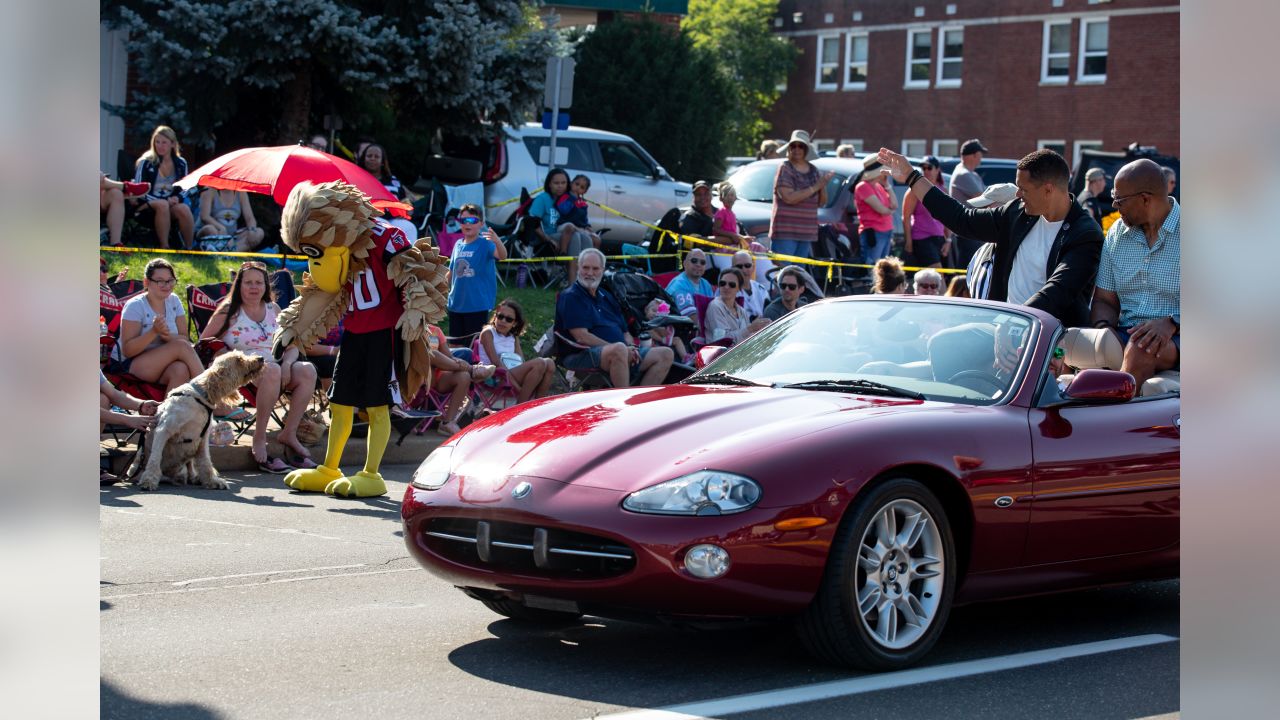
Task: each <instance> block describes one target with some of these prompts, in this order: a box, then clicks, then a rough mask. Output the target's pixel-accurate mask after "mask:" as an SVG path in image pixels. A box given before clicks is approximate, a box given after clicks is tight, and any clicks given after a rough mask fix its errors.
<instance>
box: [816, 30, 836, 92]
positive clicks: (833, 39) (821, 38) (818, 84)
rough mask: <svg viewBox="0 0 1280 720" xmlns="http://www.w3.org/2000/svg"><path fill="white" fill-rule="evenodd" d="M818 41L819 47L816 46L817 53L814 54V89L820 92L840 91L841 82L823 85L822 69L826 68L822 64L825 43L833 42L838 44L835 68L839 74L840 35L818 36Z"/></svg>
mask: <svg viewBox="0 0 1280 720" xmlns="http://www.w3.org/2000/svg"><path fill="white" fill-rule="evenodd" d="M816 41H817V45H816V47H817V52H816V53H814V55H815V57H814V72H813V89H814V90H817V91H819V92H825V91H830V90H838V89H839V88H840V83H839V82H833V83H830V84H823V82H822V69H823V67H825V65H824V63H823V62H822V50H823V46H824V44H825V43H828V42H833V43H835V44H836V61H835V63H834V67H835V69H836V71H837V72H839V69H840V36H839V35H819V36H817V38H816ZM837 77H839V75H837Z"/></svg>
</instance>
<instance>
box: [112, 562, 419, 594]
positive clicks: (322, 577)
mask: <svg viewBox="0 0 1280 720" xmlns="http://www.w3.org/2000/svg"><path fill="white" fill-rule="evenodd" d="M421 569H422V568H418V567H411V568H396V569H394V570H371V571H369V572H356V573H333V574H331V575H308V576H306V577H296V578H280V579H279V580H266V581H264V582H255V583H239V584H236V585H215V586H213V587H188V588H182V589H181V590H156V591H154V592H137V593H121V594H119V595H100V596H99V597H100V598H101V599H103V600H118V599H120V598H131V597H146V596H149V595H178V594H182V593H197V592H209V591H211V590H228V589H231V588H246V587H261V586H264V585H275V584H278V583H291V582H302V581H303V580H330V579H333V578H349V577H355V576H357V575H385V574H387V573H402V572H414V571H415V570H421Z"/></svg>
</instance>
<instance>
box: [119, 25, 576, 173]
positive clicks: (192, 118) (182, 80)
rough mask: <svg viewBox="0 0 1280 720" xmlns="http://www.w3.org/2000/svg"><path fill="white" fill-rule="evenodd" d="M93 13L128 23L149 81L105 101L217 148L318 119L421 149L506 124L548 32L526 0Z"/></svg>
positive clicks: (533, 88) (527, 96) (536, 84)
mask: <svg viewBox="0 0 1280 720" xmlns="http://www.w3.org/2000/svg"><path fill="white" fill-rule="evenodd" d="M101 7H102V16H103V19H104V21H105V22H107V23H108V25H109V26H111V27H120V28H124V29H127V30H128V33H129V35H128V41H127V49H128V51H129V62H130V64H131V66H132V68H133V69H134V70H135V71H136V74H137V78H138V80H139V82H140V85H141V86H142V87H145V88H146V90H145V92H135V93H134V94H133V96H132V97H130V98H129V104H128V106H127V107H124V108H112V109H113V110H115V111H117V112H119V113H120V114H122V115H124V116H125V117H126V118H128V119H129V120H130V121H131V122H132V125H133V127H134V129H135V131H137V132H138V133H149V132H150V130H151V128H152V127H153V126H154V125H156V124H167V125H172V126H174V128H175V129H177V130H178V131H179V133H180V134H181V136H182V139H183V141H184V143H189V144H194V145H198V146H204V147H209V148H216V149H217V150H219V151H221V150H227V149H231V148H234V147H241V146H245V145H263V144H289V143H294V142H297V141H298V140H299V139H301V138H303V137H305V136H306V135H307V133H309V132H310V131H312V130H313V129H316V127H317V126H318V124H319V123H318V120H319V119H320V118H321V117H322V116H323V115H325V114H327V113H336V114H338V115H340V116H342V117H343V119H344V124H345V125H346V127H347V128H358V129H359V130H358V132H359V133H360V134H372V133H376V132H380V131H391V130H394V131H396V134H397V135H399V136H400V137H402V138H413V139H414V142H415V143H416V144H417V145H420V146H423V147H425V145H426V143H428V142H429V141H430V138H431V136H432V135H433V134H434V133H435V132H436V131H443V132H446V133H449V134H462V135H474V134H477V133H479V132H480V131H481V130H480V128H481V122H482V121H487V122H492V123H497V124H505V123H511V122H515V121H517V120H518V119H519V118H521V117H522V116H523V115H524V114H525V113H527V112H529V111H530V110H532V109H535V107H536V105H537V104H538V102H539V100H540V97H541V94H542V80H543V78H542V73H541V72H540V70H538V71H534V70H530V68H538V69H540V68H541V67H542V66H543V65H544V63H545V62H546V58H547V56H548V55H549V54H550V53H551V51H552V48H553V46H554V43H555V42H556V40H557V36H556V33H555V32H554V31H553V30H549V29H546V28H543V27H542V26H541V24H540V23H538V22H537V16H536V14H535V13H534V12H533V11H532V8H531V5H530V3H529V2H525V1H522V0H381V1H379V0H102V6H101ZM353 121H354V122H353ZM382 139H384V141H385V142H388V144H391V145H393V147H392V152H393V153H395V152H396V150H398V149H402V148H399V147H397V146H396V145H395V143H394V142H392V141H390V140H389V139H386V138H382ZM417 149H418V148H415V149H414V152H413V156H414V159H417V157H418V156H419V155H418V153H417ZM408 154H409V153H408V152H402V153H401V156H402V157H403V156H404V155H408ZM407 179H408V180H410V181H411V180H412V178H407Z"/></svg>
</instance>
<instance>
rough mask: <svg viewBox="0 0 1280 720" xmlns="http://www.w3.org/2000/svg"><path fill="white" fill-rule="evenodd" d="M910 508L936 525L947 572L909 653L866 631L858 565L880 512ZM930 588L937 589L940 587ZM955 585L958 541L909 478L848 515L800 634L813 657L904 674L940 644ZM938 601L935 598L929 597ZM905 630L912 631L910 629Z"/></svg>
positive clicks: (884, 486)
mask: <svg viewBox="0 0 1280 720" xmlns="http://www.w3.org/2000/svg"><path fill="white" fill-rule="evenodd" d="M899 501H905V502H903V503H899ZM895 503H898V504H897V505H895ZM908 503H914V504H915V505H917V506H919V507H920V508H922V509H923V510H924V511H925V512H926V513H927V515H928V519H932V521H933V522H934V524H935V527H936V530H937V536H938V537H937V538H936V540H934V541H933V543H934V544H935V545H939V546H940V547H941V550H942V564H943V568H942V570H941V572H937V573H936V574H935V575H934V576H933V577H938V578H940V579H941V583H942V587H941V591H940V592H938V593H937V595H938V600H937V605H936V606H935V607H934V609H933V611H932V615H931V616H930V620H929V622H928V623H927V624H926V626H925V627H924V628H923V631H922V632H920V634H919V637H918V638H917V639H915V640H914V641H912V642H911V643H910V644H909V645H907V646H905V647H888V646H886V644H885V643H883V642H882V641H881V640H879V639H877V638H876V637H875V636H874V635H873V634H872V632H871V631H870V630H868V628H867V627H866V626H865V625H864V621H863V615H862V613H861V611H860V609H859V605H858V599H857V593H858V583H859V577H860V575H859V567H858V560H859V555H860V551H861V545H862V541H863V538H864V536H865V535H866V534H867V532H868V526H869V525H870V524H871V523H872V522H873V521H874V520H875V519H876V518H877V516H879V515H880V513H881V511H882V510H884V509H885V508H887V507H889V506H891V505H894V506H895V507H899V508H900V507H902V506H903V505H905V504H908ZM931 537H932V536H931ZM924 566H925V565H924V564H922V565H921V567H924ZM863 575H865V572H864V573H863ZM912 582H926V581H912ZM928 582H931V583H935V584H936V581H932V580H930V581H928ZM904 584H906V585H908V588H910V587H911V585H910V584H908V583H904ZM955 585H956V552H955V541H954V539H953V537H952V534H951V523H950V522H949V521H948V518H947V515H946V512H945V511H944V510H943V508H942V504H941V503H939V502H938V499H937V498H936V497H934V495H933V493H931V492H930V491H929V489H928V488H926V487H925V486H924V485H923V484H921V483H920V482H918V481H916V480H913V479H910V478H905V477H899V478H891V479H888V480H885V481H883V482H881V483H878V484H877V485H875V486H874V487H873V488H871V489H869V490H868V491H866V492H865V493H864V494H863V495H862V497H860V498H858V500H857V501H856V502H855V503H854V504H853V506H852V507H851V508H850V509H849V511H848V512H847V513H846V514H845V518H844V521H843V522H842V523H841V525H840V529H839V530H837V532H836V537H835V539H834V540H833V542H832V545H831V554H830V555H829V556H828V558H827V569H826V573H825V575H824V576H823V579H822V585H821V586H820V587H819V589H818V593H817V595H815V596H814V599H813V602H812V603H811V604H810V605H809V608H808V609H807V610H806V611H805V613H804V614H803V615H802V616H801V617H800V618H799V620H798V621H797V623H796V629H797V632H798V634H799V636H800V640H801V642H803V644H804V645H805V647H806V648H807V649H808V650H809V652H810V653H812V654H813V655H815V656H817V657H818V658H820V659H822V660H825V661H827V662H831V663H835V664H838V665H844V666H850V667H857V668H863V669H867V670H898V669H902V668H905V667H908V666H910V665H913V664H915V663H917V662H919V661H920V659H921V658H923V657H924V656H925V655H926V654H927V653H928V652H929V650H930V649H931V648H932V647H933V645H934V643H936V642H937V640H938V637H939V636H940V635H941V634H942V630H943V628H944V627H945V626H946V623H947V616H948V615H949V614H950V611H951V599H952V597H953V595H954V593H955ZM894 587H897V586H896V585H895V586H894ZM918 587H924V586H923V585H921V586H918ZM935 589H936V588H935ZM933 595H934V594H933V593H932V592H931V593H929V594H928V596H927V597H929V598H932V597H933ZM929 602H932V599H930V600H929ZM890 612H891V613H892V612H896V611H894V610H891V611H890ZM894 627H895V628H896V623H895V625H894ZM904 627H906V628H908V630H910V627H911V626H910V625H907V626H904ZM912 632H915V631H912Z"/></svg>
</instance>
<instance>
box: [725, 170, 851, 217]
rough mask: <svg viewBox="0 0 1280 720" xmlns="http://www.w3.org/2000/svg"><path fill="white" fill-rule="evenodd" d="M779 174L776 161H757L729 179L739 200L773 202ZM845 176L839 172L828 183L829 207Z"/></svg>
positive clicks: (833, 201) (737, 171) (834, 199)
mask: <svg viewBox="0 0 1280 720" xmlns="http://www.w3.org/2000/svg"><path fill="white" fill-rule="evenodd" d="M818 171H819V172H826V170H823V169H822V168H818ZM777 174H778V165H777V164H776V163H767V162H755V163H751V164H750V165H744V166H742V167H741V168H739V169H738V170H736V171H735V172H734V173H733V174H731V175H730V176H729V177H728V178H727V179H728V181H729V182H731V183H733V189H734V190H736V191H738V199H739V200H749V201H751V202H762V203H772V202H773V179H774V177H776V176H777ZM845 177H846V176H845V175H842V174H840V173H838V172H837V173H836V175H835V177H833V178H831V181H830V182H828V183H827V207H831V205H832V204H834V203H835V201H836V194H837V193H839V192H840V186H841V185H842V184H843V183H844V180H845Z"/></svg>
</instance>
